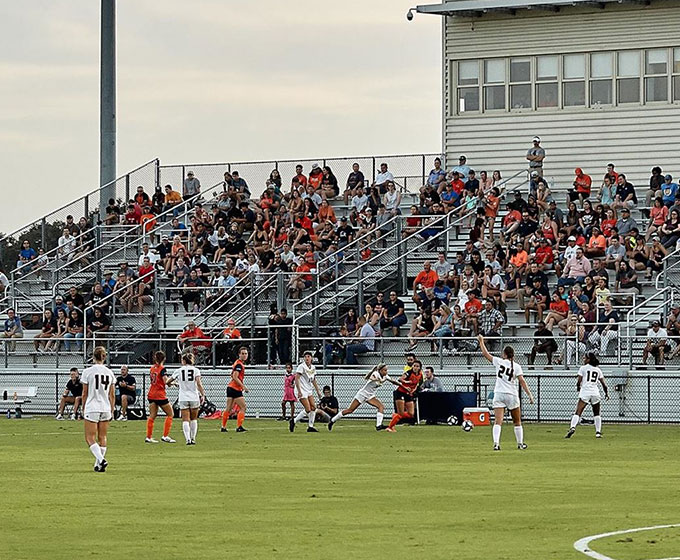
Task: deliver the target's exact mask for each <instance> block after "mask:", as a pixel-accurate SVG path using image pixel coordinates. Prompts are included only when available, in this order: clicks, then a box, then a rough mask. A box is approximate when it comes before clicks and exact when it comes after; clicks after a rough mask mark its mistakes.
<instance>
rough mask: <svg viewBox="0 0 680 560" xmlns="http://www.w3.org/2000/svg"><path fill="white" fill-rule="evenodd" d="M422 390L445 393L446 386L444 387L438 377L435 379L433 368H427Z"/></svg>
mask: <svg viewBox="0 0 680 560" xmlns="http://www.w3.org/2000/svg"><path fill="white" fill-rule="evenodd" d="M420 390H421V391H426V392H430V393H441V392H443V391H444V385H442V382H441V380H440V379H439V378H438V377H435V375H434V368H433V367H432V366H427V367H426V368H425V379H423V384H422V385H421V386H420Z"/></svg>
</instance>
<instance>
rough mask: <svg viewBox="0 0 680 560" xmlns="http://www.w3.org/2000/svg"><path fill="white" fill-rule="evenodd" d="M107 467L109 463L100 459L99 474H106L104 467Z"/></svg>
mask: <svg viewBox="0 0 680 560" xmlns="http://www.w3.org/2000/svg"><path fill="white" fill-rule="evenodd" d="M108 466H109V462H108V461H107V460H106V459H102V462H101V463H99V472H106V467H108Z"/></svg>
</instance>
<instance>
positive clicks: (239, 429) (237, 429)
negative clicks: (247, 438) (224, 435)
mask: <svg viewBox="0 0 680 560" xmlns="http://www.w3.org/2000/svg"><path fill="white" fill-rule="evenodd" d="M236 431H237V432H247V431H248V430H246V429H245V428H244V427H243V426H239V427H238V428H236Z"/></svg>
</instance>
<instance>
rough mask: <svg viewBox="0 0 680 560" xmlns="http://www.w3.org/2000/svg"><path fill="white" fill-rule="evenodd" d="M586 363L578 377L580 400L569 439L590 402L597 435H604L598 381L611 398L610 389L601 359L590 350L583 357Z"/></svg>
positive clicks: (577, 384) (570, 427)
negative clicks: (600, 366)
mask: <svg viewBox="0 0 680 560" xmlns="http://www.w3.org/2000/svg"><path fill="white" fill-rule="evenodd" d="M583 362H584V365H582V366H581V367H580V369H579V370H578V376H577V377H576V390H577V391H578V402H577V403H576V413H575V414H574V415H573V416H572V417H571V424H570V425H569V431H568V432H567V435H566V436H564V437H565V438H567V439H569V438H570V437H571V436H573V435H574V432H575V431H576V426H578V424H579V422H580V421H581V415H582V414H583V411H584V410H585V408H586V406H587V405H588V404H590V406H592V407H593V420H594V421H595V437H596V438H601V437H602V416H600V400H601V397H600V391H599V389H598V388H597V382H598V381H599V382H600V383H601V384H602V388H603V389H604V396H605V398H606V399H607V400H609V389H608V388H607V384H606V383H605V381H604V375H602V370H601V369H600V368H599V367H598V366H599V365H600V360H599V359H598V358H597V356H596V355H595V354H593V353H592V352H588V353H587V354H586V356H585V358H584V359H583Z"/></svg>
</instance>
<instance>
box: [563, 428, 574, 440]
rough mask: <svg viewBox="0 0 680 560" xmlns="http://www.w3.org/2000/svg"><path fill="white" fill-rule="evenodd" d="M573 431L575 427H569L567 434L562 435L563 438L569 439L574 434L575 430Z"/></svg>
mask: <svg viewBox="0 0 680 560" xmlns="http://www.w3.org/2000/svg"><path fill="white" fill-rule="evenodd" d="M575 431H576V429H574V428H569V431H568V432H567V435H566V436H564V439H569V438H570V437H571V436H573V435H574V432H575Z"/></svg>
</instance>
